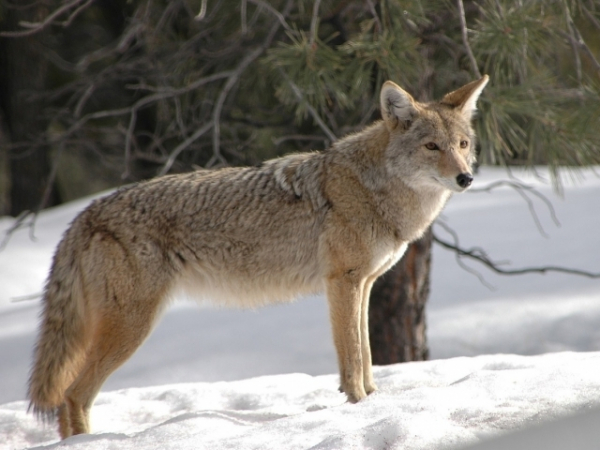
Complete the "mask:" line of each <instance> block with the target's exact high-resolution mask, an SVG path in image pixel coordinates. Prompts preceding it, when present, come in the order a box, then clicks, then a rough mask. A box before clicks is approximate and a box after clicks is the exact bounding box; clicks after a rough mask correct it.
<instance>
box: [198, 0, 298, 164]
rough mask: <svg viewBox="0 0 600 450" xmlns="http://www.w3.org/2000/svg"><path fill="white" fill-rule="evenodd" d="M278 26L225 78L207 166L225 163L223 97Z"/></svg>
mask: <svg viewBox="0 0 600 450" xmlns="http://www.w3.org/2000/svg"><path fill="white" fill-rule="evenodd" d="M292 4H293V1H292V0H288V2H287V4H286V6H285V8H284V12H283V14H282V16H283V17H284V18H285V16H287V14H288V13H289V11H290V10H291V7H292ZM280 26H281V22H275V23H274V24H273V26H272V27H271V29H270V30H269V34H268V35H267V37H266V39H265V40H264V42H263V43H262V45H261V46H260V47H257V48H256V49H254V50H253V51H252V52H251V53H250V54H249V55H247V56H246V57H245V58H244V59H243V60H242V62H240V64H239V65H238V66H237V67H236V69H235V70H234V71H233V72H232V73H231V75H230V76H229V78H228V79H227V82H226V83H225V86H223V89H222V90H221V92H220V94H219V97H218V98H217V102H216V104H215V107H214V109H213V114H212V122H213V155H212V157H211V158H210V160H209V161H208V163H207V167H212V166H213V165H214V164H215V163H216V162H217V161H219V162H221V163H225V159H224V158H223V156H222V155H221V111H222V110H223V104H224V103H225V99H226V98H227V95H228V94H229V91H231V89H232V88H233V86H235V84H236V83H237V82H238V80H239V78H240V75H241V74H242V72H243V71H244V70H246V68H247V67H248V66H249V65H250V64H251V63H252V62H254V61H255V60H256V59H257V58H258V57H259V56H260V55H262V54H263V53H264V51H265V50H267V48H269V46H270V45H271V43H272V42H273V39H274V38H275V35H276V34H277V31H279V28H280Z"/></svg>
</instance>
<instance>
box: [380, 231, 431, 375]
mask: <svg viewBox="0 0 600 450" xmlns="http://www.w3.org/2000/svg"><path fill="white" fill-rule="evenodd" d="M431 243H432V234H431V229H428V230H427V232H426V233H425V235H424V236H423V237H422V238H421V239H419V240H418V241H416V242H414V243H412V244H411V245H409V247H408V249H407V250H406V253H405V254H404V256H403V257H402V259H401V260H400V261H399V262H398V263H397V264H396V265H395V266H394V267H393V268H392V269H390V270H389V271H388V272H387V273H386V274H384V275H383V276H382V277H380V278H379V279H378V280H377V281H376V282H375V285H374V286H373V290H372V292H371V300H370V308H369V335H370V341H371V352H372V355H373V364H380V365H381V364H393V363H398V362H406V361H423V360H426V359H427V357H428V355H429V349H428V347H427V337H426V334H425V331H426V327H425V303H426V302H427V297H428V296H429V272H430V267H431Z"/></svg>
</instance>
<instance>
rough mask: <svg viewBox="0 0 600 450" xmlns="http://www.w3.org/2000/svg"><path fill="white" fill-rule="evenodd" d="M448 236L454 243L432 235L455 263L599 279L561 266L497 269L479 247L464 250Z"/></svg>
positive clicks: (509, 271) (503, 272)
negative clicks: (469, 261)
mask: <svg viewBox="0 0 600 450" xmlns="http://www.w3.org/2000/svg"><path fill="white" fill-rule="evenodd" d="M436 225H441V223H440V222H436ZM442 226H443V227H444V229H445V230H446V231H448V230H449V228H448V227H447V225H442ZM450 234H452V236H453V239H454V242H448V241H444V240H443V239H440V238H439V237H438V236H437V235H436V234H435V233H434V234H433V240H434V242H436V243H437V244H439V245H441V246H442V247H444V248H446V249H448V250H452V251H453V252H454V253H455V254H456V257H457V261H459V259H460V258H461V257H467V258H470V259H473V260H475V261H478V262H480V263H481V264H483V265H484V266H486V267H487V268H489V269H491V270H492V271H494V272H496V273H499V274H501V275H524V274H528V273H542V274H545V273H546V272H559V273H566V274H569V275H579V276H584V277H588V278H600V273H597V272H588V271H586V270H579V269H571V268H568V267H561V266H539V267H524V268H520V269H503V268H501V267H499V266H500V264H502V263H500V262H495V261H492V260H491V259H490V258H489V257H488V256H487V255H486V254H485V252H483V251H482V250H481V249H480V248H479V247H473V248H470V249H465V248H463V247H461V246H460V244H459V242H458V236H457V235H456V233H455V232H452V233H450ZM461 267H463V268H464V267H465V266H464V265H462V264H461ZM469 272H471V273H473V271H472V270H469ZM478 277H479V275H478ZM479 279H480V281H481V280H482V278H481V277H479ZM482 282H484V281H482ZM484 284H485V285H487V286H488V287H489V284H488V283H485V282H484Z"/></svg>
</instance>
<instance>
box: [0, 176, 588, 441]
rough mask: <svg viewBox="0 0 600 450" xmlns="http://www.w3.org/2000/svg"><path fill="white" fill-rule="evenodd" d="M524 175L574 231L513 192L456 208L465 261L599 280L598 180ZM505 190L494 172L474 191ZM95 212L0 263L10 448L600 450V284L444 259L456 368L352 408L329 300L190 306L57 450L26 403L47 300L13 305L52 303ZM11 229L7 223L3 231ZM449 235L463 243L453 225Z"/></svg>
mask: <svg viewBox="0 0 600 450" xmlns="http://www.w3.org/2000/svg"><path fill="white" fill-rule="evenodd" d="M596 171H598V169H596ZM513 175H515V176H517V177H518V178H519V179H520V180H522V181H524V182H526V183H527V184H530V185H535V186H536V187H537V188H538V190H539V192H541V193H543V194H544V195H546V196H548V198H549V199H550V200H551V202H552V205H553V208H554V209H555V211H556V215H557V217H558V219H559V221H560V224H561V226H560V227H557V226H556V225H555V224H554V223H553V222H552V220H551V215H550V213H549V210H548V209H547V207H546V206H545V204H544V203H543V202H542V201H541V200H540V199H538V198H537V197H535V196H531V198H532V201H533V206H534V208H535V210H536V212H537V215H538V219H539V221H540V223H541V227H542V229H543V231H544V233H545V234H546V235H547V237H544V236H543V235H542V234H540V231H539V230H538V228H537V227H536V224H535V220H534V219H533V218H532V216H531V214H530V212H529V210H528V207H527V204H526V203H525V202H524V200H523V199H522V198H521V197H520V196H519V194H518V193H517V192H515V191H514V190H513V189H510V188H507V187H502V188H499V189H496V190H494V192H493V193H487V192H479V193H468V194H464V195H457V196H455V197H454V198H453V199H452V200H451V201H450V203H449V205H448V206H447V208H446V209H445V211H444V213H443V217H442V218H441V221H443V223H445V224H447V225H448V226H450V227H452V228H453V229H454V230H455V231H456V232H457V233H458V235H459V238H460V243H461V246H463V247H473V246H480V247H482V248H484V249H485V250H486V251H487V252H488V254H489V256H490V257H491V258H492V259H493V260H495V261H505V260H510V261H511V265H510V266H507V267H526V266H542V265H556V266H565V267H571V268H578V269H582V270H589V271H594V272H600V237H599V235H598V226H599V225H600V178H599V177H598V176H597V175H596V174H595V172H594V169H586V170H584V171H583V172H582V173H581V177H580V179H579V180H577V181H576V182H572V180H570V179H569V178H568V177H565V180H564V181H565V186H564V187H565V192H564V199H560V198H559V197H557V196H556V195H555V194H554V193H553V191H552V189H551V187H550V185H549V184H548V182H546V181H544V178H547V171H546V170H545V169H539V171H538V175H540V176H539V177H536V176H534V175H533V174H531V173H527V172H524V171H513ZM506 178H507V175H506V173H505V172H504V171H502V170H499V169H489V168H487V169H484V170H482V173H481V174H479V175H478V176H477V177H476V184H475V186H474V187H481V186H484V185H488V184H489V183H491V182H494V181H496V180H499V179H506ZM88 202H89V199H87V200H82V201H78V202H74V203H72V204H70V205H65V206H62V207H59V208H55V209H52V210H48V211H45V212H43V213H42V214H41V215H40V217H39V218H38V221H37V224H36V227H35V236H36V240H35V241H32V240H31V239H30V237H29V231H28V230H21V231H19V232H17V233H15V234H14V235H13V236H12V238H11V240H10V242H9V243H8V245H7V247H6V248H5V249H3V250H2V251H1V252H0V282H1V286H2V289H1V291H0V380H1V382H0V449H4V448H6V449H15V448H27V447H35V446H46V447H43V448H55V447H56V448H58V447H59V446H60V448H69V449H70V448H73V449H80V448H81V449H84V448H85V449H92V450H95V449H112V448H118V449H119V450H129V449H165V448H173V449H175V448H177V449H187V448H190V449H191V448H194V449H204V448H205V449H220V448H232V449H250V448H256V449H308V448H319V449H353V448H356V449H363V448H370V449H371V448H372V449H388V448H391V449H440V448H454V447H460V446H464V445H468V444H474V443H475V444H476V443H478V442H481V441H484V443H483V444H481V445H484V446H485V448H490V449H492V448H494V449H497V448H510V449H511V450H512V449H517V448H544V449H548V450H550V449H554V448H556V449H558V448H574V449H575V448H579V449H587V448H590V449H592V448H595V449H597V448H600V444H598V442H600V427H597V423H598V422H597V419H598V418H600V409H598V408H599V407H600V280H599V279H587V278H584V277H578V276H573V275H564V274H556V273H548V274H546V275H538V274H534V275H518V276H501V275H497V274H494V273H492V272H490V271H489V270H488V269H485V268H483V267H482V266H480V265H478V264H476V263H473V262H470V261H467V262H466V264H468V265H469V266H470V267H472V268H476V269H477V270H478V271H479V272H481V275H482V276H483V277H484V278H485V281H486V283H488V284H490V285H492V286H494V290H490V289H489V288H488V287H486V286H484V285H483V284H482V283H480V282H479V281H478V279H477V278H476V277H475V276H473V275H472V274H470V273H468V272H466V271H464V270H463V269H461V268H460V267H458V265H457V264H456V263H455V261H454V258H455V257H454V255H453V253H451V252H448V251H447V250H444V249H442V248H441V247H439V246H436V247H435V249H434V255H433V271H432V292H431V297H430V302H429V305H428V311H427V313H428V335H429V344H430V347H431V356H432V358H450V359H434V360H432V361H428V362H424V363H409V364H401V365H393V366H386V367H379V368H376V371H375V377H376V381H377V383H378V385H379V388H380V390H379V391H378V392H377V393H375V394H373V395H371V396H369V397H368V398H367V399H366V400H364V401H362V402H360V403H359V404H357V405H350V404H347V403H345V399H344V397H343V396H342V395H341V394H339V393H338V392H337V386H338V380H337V376H336V375H334V374H335V372H336V364H335V361H336V357H335V353H334V350H333V344H332V342H331V336H330V331H329V328H328V327H329V325H328V324H329V320H328V317H327V306H326V303H325V301H324V299H323V298H322V297H313V298H308V299H303V300H301V301H298V302H295V303H292V304H289V305H279V306H274V307H267V308H263V309H259V310H256V311H238V310H224V309H207V308H199V307H197V306H195V305H194V306H192V305H188V304H177V305H176V306H174V307H173V308H172V309H171V310H170V311H168V312H167V313H166V314H165V317H164V318H163V320H162V321H161V323H160V324H159V326H158V327H157V329H156V330H155V331H154V333H153V334H152V335H151V337H150V338H149V339H148V341H147V342H146V343H145V344H144V346H143V347H142V348H141V349H140V350H139V351H138V352H137V353H136V355H134V357H133V358H132V359H131V360H130V361H128V362H127V363H126V364H125V365H124V366H123V367H122V368H121V369H119V370H118V371H117V372H115V374H114V375H113V376H111V378H110V379H109V380H108V382H107V383H106V384H105V385H104V388H103V391H102V393H101V394H100V396H99V397H98V399H97V401H96V404H95V405H94V408H93V409H92V428H93V431H94V434H92V435H86V436H75V437H73V438H70V439H68V440H67V441H65V442H64V443H60V444H58V443H57V435H56V431H55V426H54V424H50V425H47V426H44V425H43V424H41V423H39V422H36V420H35V419H34V418H33V417H32V416H31V415H28V414H27V413H26V409H27V403H26V402H25V401H23V399H24V398H25V389H26V388H25V386H26V380H27V374H28V370H29V364H30V360H31V352H32V346H33V342H34V338H35V330H36V327H37V314H38V308H39V300H38V299H36V300H21V301H18V302H15V301H14V299H15V298H20V297H24V296H30V295H32V294H36V293H39V292H41V290H42V287H43V282H44V279H45V277H46V274H47V271H48V267H49V265H50V261H51V257H52V253H53V250H54V248H55V246H56V244H57V242H58V240H59V239H60V235H61V234H62V232H63V231H64V229H65V228H66V226H67V224H68V222H69V221H70V220H71V219H72V217H73V216H74V215H75V214H76V212H77V211H79V210H81V209H82V208H83V207H85V205H86V204H87V203H88ZM11 224H12V219H0V230H3V229H6V228H7V227H9V226H10V225H11ZM435 232H436V233H437V234H438V235H439V237H441V238H443V239H445V240H451V237H450V236H449V235H448V234H447V233H446V232H445V231H444V229H443V228H442V227H441V226H440V225H436V227H435ZM503 267H505V266H503ZM548 352H556V353H548ZM543 353H548V354H544V355H540V354H543ZM514 354H518V355H539V356H517V355H514ZM234 380H237V381H234ZM175 383H179V384H175ZM115 389H120V390H115ZM590 411H591V413H590ZM582 412H583V413H585V412H588V415H584V416H577V417H575V418H569V419H563V421H562V422H558V424H555V423H554V422H551V425H541V427H534V428H531V430H532V431H527V432H525V433H524V434H523V433H522V434H516V435H511V436H507V437H504V438H501V439H500V440H498V441H497V442H495V443H494V442H490V443H488V442H487V439H488V438H490V437H493V436H496V435H498V434H504V433H506V432H508V431H514V430H519V429H527V430H530V428H529V427H530V426H531V425H537V424H540V423H545V422H547V421H549V420H553V419H557V418H560V417H563V416H565V415H569V414H573V413H582ZM561 439H562V440H561ZM565 439H566V440H565ZM517 442H520V443H521V444H520V445H521V446H519V444H518V443H517ZM527 442H528V443H527ZM532 442H535V443H537V444H532ZM565 442H569V443H570V444H569V445H568V446H566V444H565ZM524 443H527V444H524ZM542 443H543V444H542ZM561 443H562V444H561ZM561 445H562V446H561ZM47 446H49V447H47ZM477 448H479V447H477ZM481 448H484V447H481Z"/></svg>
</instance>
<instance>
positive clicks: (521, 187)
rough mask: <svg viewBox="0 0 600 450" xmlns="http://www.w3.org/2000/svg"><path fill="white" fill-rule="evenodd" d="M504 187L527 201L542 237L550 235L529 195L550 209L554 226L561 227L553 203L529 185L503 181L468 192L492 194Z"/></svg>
mask: <svg viewBox="0 0 600 450" xmlns="http://www.w3.org/2000/svg"><path fill="white" fill-rule="evenodd" d="M502 186H508V187H510V188H512V189H514V190H515V191H516V192H517V193H518V194H519V195H520V196H521V198H522V199H523V200H525V202H526V203H527V208H528V209H529V212H530V213H531V217H532V218H533V221H534V222H535V225H536V227H537V229H538V231H539V232H540V234H541V235H542V236H544V237H545V238H548V235H547V234H546V232H545V231H544V228H543V227H542V223H541V222H540V219H539V217H538V215H537V213H536V211H535V207H534V204H533V201H532V200H531V198H529V197H528V194H531V195H534V196H536V197H537V198H538V199H540V200H541V201H542V202H543V203H544V204H545V205H546V207H547V208H548V211H549V212H550V217H551V218H552V221H553V222H554V224H555V225H556V226H558V227H559V226H560V222H559V220H558V217H556V211H555V210H554V207H553V206H552V203H551V202H550V200H549V199H548V197H546V196H545V195H544V194H542V193H541V192H539V191H538V190H536V189H535V188H534V187H532V186H529V185H527V184H524V183H520V182H518V181H507V180H501V181H495V182H493V183H490V184H489V185H487V186H483V187H480V188H472V189H470V190H469V191H468V192H470V193H475V192H491V191H493V190H494V189H496V188H498V187H502Z"/></svg>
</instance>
